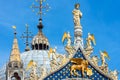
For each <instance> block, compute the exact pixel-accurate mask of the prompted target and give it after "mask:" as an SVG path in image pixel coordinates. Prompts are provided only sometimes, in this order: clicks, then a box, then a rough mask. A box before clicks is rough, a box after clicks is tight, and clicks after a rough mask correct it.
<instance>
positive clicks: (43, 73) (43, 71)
mask: <svg viewBox="0 0 120 80" xmlns="http://www.w3.org/2000/svg"><path fill="white" fill-rule="evenodd" d="M40 71H41V74H40V78H39V80H42V79H43V78H44V77H45V76H46V75H47V70H46V67H45V66H44V65H43V66H41V67H40Z"/></svg>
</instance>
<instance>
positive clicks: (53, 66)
mask: <svg viewBox="0 0 120 80" xmlns="http://www.w3.org/2000/svg"><path fill="white" fill-rule="evenodd" d="M50 55H52V59H51V61H50V66H51V72H53V71H54V70H56V69H57V68H58V66H59V64H58V62H57V55H56V48H55V49H52V48H50V50H49V52H48V57H49V58H50Z"/></svg>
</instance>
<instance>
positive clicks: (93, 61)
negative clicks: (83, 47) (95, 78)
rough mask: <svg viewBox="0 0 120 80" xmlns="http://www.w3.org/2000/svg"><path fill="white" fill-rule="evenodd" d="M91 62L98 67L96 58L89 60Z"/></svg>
mask: <svg viewBox="0 0 120 80" xmlns="http://www.w3.org/2000/svg"><path fill="white" fill-rule="evenodd" d="M91 61H92V63H93V64H94V65H96V66H98V61H99V59H98V57H97V56H93V57H92V58H91Z"/></svg>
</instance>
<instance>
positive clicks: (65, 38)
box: [62, 32, 75, 57]
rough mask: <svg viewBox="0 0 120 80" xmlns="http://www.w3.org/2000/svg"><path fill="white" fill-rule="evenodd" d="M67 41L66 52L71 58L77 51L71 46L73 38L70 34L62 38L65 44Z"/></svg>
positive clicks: (65, 34)
mask: <svg viewBox="0 0 120 80" xmlns="http://www.w3.org/2000/svg"><path fill="white" fill-rule="evenodd" d="M65 40H67V44H66V46H65V50H66V51H67V52H68V54H69V57H71V56H72V54H73V53H74V51H75V49H74V48H73V46H72V45H71V44H72V42H71V36H70V33H69V32H68V33H66V32H65V33H64V35H63V37H62V42H63V43H64V41H65Z"/></svg>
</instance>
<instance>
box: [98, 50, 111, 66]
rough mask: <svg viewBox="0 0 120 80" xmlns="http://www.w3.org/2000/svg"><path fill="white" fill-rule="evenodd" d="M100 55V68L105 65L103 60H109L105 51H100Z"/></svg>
mask: <svg viewBox="0 0 120 80" xmlns="http://www.w3.org/2000/svg"><path fill="white" fill-rule="evenodd" d="M100 54H101V60H102V66H105V65H106V61H105V58H107V59H109V60H110V57H109V55H108V53H107V52H106V51H100Z"/></svg>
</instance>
